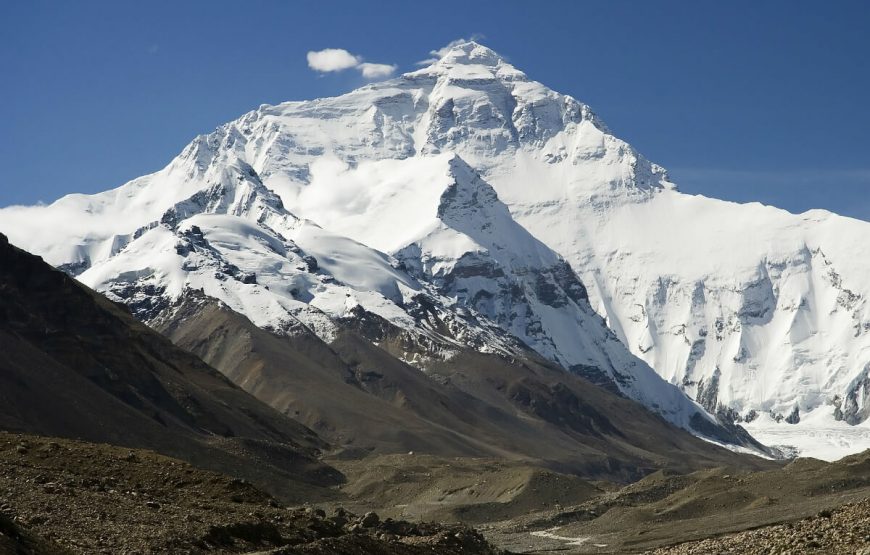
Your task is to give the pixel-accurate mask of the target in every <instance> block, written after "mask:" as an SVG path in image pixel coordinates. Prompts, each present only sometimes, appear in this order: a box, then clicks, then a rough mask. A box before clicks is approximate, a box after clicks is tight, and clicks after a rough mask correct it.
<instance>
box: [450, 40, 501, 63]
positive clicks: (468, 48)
mask: <svg viewBox="0 0 870 555" xmlns="http://www.w3.org/2000/svg"><path fill="white" fill-rule="evenodd" d="M439 62H447V63H454V64H456V63H458V64H480V65H485V66H497V65H499V64H501V63H505V60H504V58H502V57H501V56H499V54H498V53H497V52H495V51H494V50H492V49H491V48H488V47H486V46H484V45H482V44H480V43H478V42H475V41H473V40H470V41H467V42H461V43H458V44H454V45H453V46H451V47H450V49H449V50H447V52H446V53H445V54H444V55H443V56H441V59H440V60H439Z"/></svg>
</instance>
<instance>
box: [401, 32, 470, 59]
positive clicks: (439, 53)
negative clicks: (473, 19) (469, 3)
mask: <svg viewBox="0 0 870 555" xmlns="http://www.w3.org/2000/svg"><path fill="white" fill-rule="evenodd" d="M483 38H485V37H484V36H483V35H482V34H480V33H474V34H473V35H471V38H467V39H465V38H458V39H454V40H452V41H450V42H448V43H447V44H445V45H444V46H442V47H441V48H438V49H437V50H430V51H429V54H430V55H431V56H432V57H431V58H426V59H425V60H420V61H419V62H417V65H418V66H427V65H429V64H434V63H435V62H437V61H438V60H440V59H441V58H443V57H444V56H445V55H447V53H448V52H450V50H451V49H452V48H453V47H454V46H459V45H460V44H465V43H466V42H471V41H479V40H481V39H483Z"/></svg>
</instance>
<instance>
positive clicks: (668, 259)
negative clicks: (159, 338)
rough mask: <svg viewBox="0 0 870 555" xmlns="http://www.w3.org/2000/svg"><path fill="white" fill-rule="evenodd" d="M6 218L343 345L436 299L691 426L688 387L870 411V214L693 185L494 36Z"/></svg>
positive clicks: (792, 417) (98, 281) (39, 243)
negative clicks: (133, 176)
mask: <svg viewBox="0 0 870 555" xmlns="http://www.w3.org/2000/svg"><path fill="white" fill-rule="evenodd" d="M0 216H2V217H0V228H2V231H3V232H5V233H7V234H8V235H9V237H10V240H11V241H12V242H14V243H17V244H19V245H21V246H23V247H25V248H27V249H29V250H31V251H33V252H36V253H38V254H41V255H42V256H44V257H45V258H46V260H47V261H49V262H50V263H52V264H55V265H57V266H61V267H63V268H65V269H66V270H67V271H69V272H71V273H75V274H80V277H81V279H82V280H83V281H85V282H86V283H89V284H93V285H95V286H97V287H98V288H100V289H102V290H104V291H109V292H112V291H123V290H124V288H125V287H130V286H131V284H132V285H135V287H133V290H135V291H136V293H135V295H140V296H142V300H144V299H146V298H152V297H156V298H162V297H166V298H171V295H172V294H175V292H177V291H178V290H179V288H180V289H184V288H196V289H203V290H205V291H206V292H207V294H209V295H212V296H215V297H216V298H219V299H221V300H222V301H223V302H226V303H227V304H228V305H230V306H231V307H233V308H234V309H236V310H239V311H240V312H242V313H244V314H246V315H248V316H249V317H250V318H251V319H252V320H254V321H255V322H256V323H257V324H258V325H262V326H264V327H270V328H272V329H285V328H286V329H289V330H292V329H293V328H294V326H297V325H300V326H305V327H307V328H309V329H312V330H315V331H316V332H317V333H318V334H320V335H321V336H323V337H329V334H330V333H331V332H330V330H331V329H332V327H331V326H334V325H336V324H335V321H336V319H340V318H344V317H346V316H347V315H348V314H353V310H354V307H358V306H361V307H363V309H364V310H365V311H367V312H370V313H373V314H377V315H379V316H380V317H382V318H384V319H385V320H386V321H388V322H390V323H391V324H392V325H395V326H397V327H398V328H400V329H403V330H409V332H410V333H427V334H432V333H434V332H433V330H432V328H431V327H429V328H427V327H426V324H425V323H423V322H421V321H420V319H419V317H418V316H415V314H416V313H415V311H414V310H413V306H414V303H415V301H414V300H413V299H414V298H415V297H416V296H417V295H420V294H424V295H426V296H427V298H431V299H435V300H436V302H435V305H436V306H437V307H438V310H439V313H440V314H441V315H442V316H443V317H444V318H446V319H448V320H451V321H453V322H454V323H455V327H454V331H455V333H453V334H452V335H451V337H444V338H438V341H441V342H447V343H449V342H451V341H456V342H459V343H463V344H472V345H475V346H477V347H478V348H484V347H483V346H485V345H496V347H494V348H496V349H500V350H501V349H503V350H507V351H509V350H510V349H511V348H512V347H511V345H512V344H517V342H522V343H524V344H526V345H528V346H529V347H531V348H533V349H534V350H536V351H537V352H538V353H539V354H541V355H542V356H544V357H546V358H548V359H551V360H554V361H557V362H558V363H559V364H561V365H562V366H564V367H565V368H566V369H568V370H572V371H577V372H582V373H584V374H586V375H589V376H590V377H595V376H593V375H592V374H593V373H594V372H593V370H592V369H593V368H595V369H597V371H598V372H600V373H601V375H600V376H598V377H599V378H601V380H602V381H603V382H604V383H609V384H610V386H611V387H615V388H619V389H620V390H622V391H623V392H624V393H626V394H627V395H629V396H632V397H634V398H636V399H639V400H641V401H642V402H644V403H645V404H647V406H649V407H651V408H653V409H654V410H658V411H659V412H661V413H662V414H664V415H665V416H666V417H668V418H669V419H671V420H672V421H674V422H677V423H679V424H680V425H682V426H684V427H690V424H689V423H688V422H689V421H690V420H691V419H692V417H693V415H695V414H701V413H699V412H697V411H698V408H697V407H698V405H696V404H694V403H692V402H690V401H688V399H687V398H686V397H685V396H684V395H682V394H681V393H680V391H679V389H682V390H683V391H684V392H685V393H686V394H687V395H688V396H690V397H691V398H692V399H693V400H696V401H697V402H698V403H700V404H701V405H703V406H704V407H706V409H707V410H708V411H709V412H710V413H719V414H721V415H723V416H725V417H728V418H731V419H737V420H740V421H747V420H752V419H753V418H754V419H755V420H754V423H753V424H751V426H754V428H753V429H757V428H758V426H759V425H761V423H763V422H768V421H769V422H772V423H773V424H770V425H772V426H779V427H780V428H777V429H782V430H794V432H795V433H796V434H801V433H803V432H801V430H802V429H803V427H805V426H808V425H810V424H812V425H821V424H819V423H820V422H823V421H824V422H826V423H828V424H830V423H835V422H842V423H846V425H848V424H856V423H859V422H863V421H865V420H866V419H867V416H868V414H870V409H868V408H866V407H868V406H870V404H868V403H867V402H866V401H867V399H866V396H867V395H870V387H868V385H870V383H868V379H870V378H868V375H870V374H868V364H870V339H868V337H870V325H868V323H867V322H868V321H870V314H868V310H870V309H868V306H867V303H866V301H865V300H866V298H867V297H868V295H870V282H868V280H867V279H866V277H865V276H867V275H870V257H868V256H867V255H868V254H870V253H868V252H867V251H868V249H870V241H867V239H868V234H870V225H868V224H866V223H863V222H858V221H854V220H849V219H846V218H840V217H838V216H835V215H832V214H828V213H823V212H810V213H807V214H803V215H798V216H795V215H791V214H788V213H786V212H783V211H780V210H777V209H774V208H769V207H762V206H760V205H736V204H732V203H725V202H721V201H716V200H712V199H706V198H703V197H694V196H689V195H684V194H682V193H679V192H678V191H677V190H676V188H675V186H674V185H673V184H672V183H671V182H670V181H669V179H668V176H667V173H666V172H665V171H664V169H662V168H661V167H659V166H657V165H656V164H653V163H652V162H650V161H648V160H646V159H645V158H643V157H642V156H641V155H640V154H638V153H637V152H636V151H635V150H634V149H633V148H632V147H631V146H630V145H628V144H627V143H625V142H624V141H622V140H620V139H618V138H617V137H615V136H614V135H613V134H612V133H611V132H610V130H609V129H608V128H607V127H606V126H605V125H604V124H603V122H602V121H601V120H600V119H599V118H598V116H596V115H595V114H594V113H593V112H592V111H591V110H590V109H589V107H587V106H586V105H584V104H583V103H581V102H579V101H577V100H575V99H574V98H572V97H570V96H565V95H561V94H559V93H556V92H554V91H552V90H550V89H548V88H546V87H545V86H544V85H542V84H540V83H538V82H535V81H533V80H531V79H529V78H528V76H526V75H525V74H524V73H522V72H521V71H519V70H517V69H516V68H514V67H513V66H511V65H510V64H509V63H507V62H506V61H505V60H504V59H503V58H501V57H500V56H498V55H497V54H496V53H494V52H492V51H491V50H489V49H487V48H485V47H483V46H481V45H479V44H477V43H474V42H469V43H465V44H461V45H458V46H456V47H455V48H453V49H452V50H450V51H449V52H448V53H447V54H446V55H445V56H444V57H443V58H442V59H441V60H439V61H438V62H436V63H434V64H432V65H431V66H429V67H426V68H422V69H420V70H417V71H414V72H412V73H408V74H405V75H403V76H401V77H399V78H396V79H393V80H390V81H385V82H382V83H375V84H372V85H368V86H366V87H362V88H360V89H358V90H355V91H352V92H350V93H348V94H345V95H342V96H339V97H335V98H324V99H318V100H313V101H305V102H287V103H283V104H280V105H276V106H268V105H263V106H261V107H259V108H258V109H257V110H254V111H252V112H249V113H248V114H245V115H244V116H242V117H241V118H239V119H238V120H236V121H234V122H230V123H228V124H225V125H223V126H221V127H219V128H218V129H216V130H215V131H214V132H213V133H211V134H208V135H203V136H200V137H197V138H196V139H195V140H194V141H193V142H192V143H191V144H190V145H189V146H188V147H187V148H186V149H185V150H184V151H183V152H182V153H181V154H180V155H179V156H178V157H177V158H176V159H175V160H173V161H172V162H171V163H170V164H169V165H168V166H167V167H166V168H165V169H163V170H161V171H159V172H157V173H155V174H152V175H149V176H145V177H142V178H139V179H137V180H134V181H132V182H130V183H128V184H126V185H124V186H122V187H120V188H118V189H115V190H113V191H108V192H106V193H101V194H99V195H93V196H84V195H70V196H68V197H64V198H63V199H60V200H59V201H57V202H56V203H54V204H52V205H50V206H47V207H11V208H7V209H3V210H2V212H0ZM47 221H52V222H53V221H57V222H60V223H59V225H58V226H57V227H56V228H55V229H52V230H51V231H50V232H47V231H46V230H47V229H49V228H50V227H51V226H47V225H45V222H47ZM194 226H195V227H194ZM37 229H38V230H40V233H35V230H37ZM198 234H201V236H202V240H204V241H205V243H203V245H207V246H202V247H200V246H198V244H197V241H201V239H200V238H199V235H198ZM179 244H181V245H182V247H179V248H180V250H182V251H184V250H185V249H190V252H189V253H187V254H184V255H182V254H179V253H178V252H176V250H177V249H176V247H178V245H179ZM197 249H199V250H197ZM156 253H160V255H159V256H158V255H157V254H156ZM306 260H308V262H306ZM311 260H316V261H317V269H316V270H315V271H313V272H312V271H311V270H310V268H309V262H311ZM143 261H145V262H147V264H143ZM143 266H147V267H148V270H147V271H146V270H145V268H144V267H143ZM221 268H223V269H221ZM233 268H237V269H238V271H236V270H234V269H233ZM358 268H365V269H366V270H365V271H358ZM216 269H217V270H216ZM151 270H154V271H151ZM218 270H220V271H219V272H218ZM82 272H84V273H82ZM149 272H150V273H149ZM216 272H217V273H220V274H221V275H222V276H224V277H225V278H226V279H218V278H216V277H214V276H215V275H216ZM227 276H231V278H230V277H227ZM248 276H253V277H248ZM149 280H150V281H149ZM245 280H248V281H249V283H245ZM251 280H255V281H256V283H253V282H251ZM149 287H150V288H151V289H148V288H149ZM161 287H162V288H166V291H170V293H171V294H168V295H167V294H156V293H155V294H152V293H153V292H154V291H157V290H158V289H160V288H161ZM131 291H132V290H131ZM148 291H152V293H148ZM254 291H256V293H253V292H254ZM131 294H132V293H131ZM117 296H118V298H119V299H123V298H124V297H123V295H120V294H119V295H117ZM130 298H133V297H130ZM136 298H138V297H136ZM125 302H128V304H131V305H133V304H136V303H137V302H138V301H130V300H125ZM258 318H259V319H258ZM604 323H606V326H605V325H604ZM607 326H609V329H608V328H607ZM473 338H476V339H473ZM617 339H618V341H617ZM623 344H624V345H623ZM626 347H627V348H626ZM629 351H630V352H629ZM650 368H653V369H655V372H656V373H657V374H653V373H652V372H651V371H650ZM656 376H660V377H661V379H659V378H658V377H656ZM666 382H669V383H670V384H671V385H668V384H667V383H666ZM760 415H767V416H764V418H762V417H761V416H760ZM702 418H703V419H704V420H705V421H707V422H710V420H709V418H707V417H702ZM777 419H778V420H780V421H781V422H780V423H779V424H776V423H775V421H776V420H777ZM787 421H788V422H796V423H795V424H789V423H787ZM826 425H827V424H826ZM855 448H856V449H857V448H858V445H857V444H856V447H855Z"/></svg>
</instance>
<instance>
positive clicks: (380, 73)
mask: <svg viewBox="0 0 870 555" xmlns="http://www.w3.org/2000/svg"><path fill="white" fill-rule="evenodd" d="M356 68H357V69H358V70H360V71H361V72H362V76H363V77H365V78H366V79H377V78H379V77H389V76H390V75H392V74H393V72H394V71H396V69H397V68H398V66H397V65H395V64H393V65H390V64H370V63H368V62H366V63H363V64H360V65H358V66H356Z"/></svg>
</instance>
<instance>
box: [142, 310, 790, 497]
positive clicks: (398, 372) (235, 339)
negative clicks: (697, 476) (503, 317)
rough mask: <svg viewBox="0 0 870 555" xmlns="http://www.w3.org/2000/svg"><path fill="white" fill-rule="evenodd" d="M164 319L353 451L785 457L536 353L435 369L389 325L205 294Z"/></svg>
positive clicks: (588, 468) (682, 459)
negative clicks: (270, 317) (325, 333)
mask: <svg viewBox="0 0 870 555" xmlns="http://www.w3.org/2000/svg"><path fill="white" fill-rule="evenodd" d="M369 316H371V315H369ZM159 329H160V330H161V331H163V332H164V333H165V334H167V336H168V337H170V338H171V339H172V340H173V341H175V342H176V344H178V345H179V346H182V347H184V348H185V349H189V350H191V351H193V352H194V353H196V354H198V355H199V356H201V357H203V359H204V360H206V361H208V362H209V363H210V364H212V365H214V366H215V367H216V368H218V369H220V370H221V371H223V372H225V373H226V375H227V376H228V377H230V378H231V379H232V380H233V381H234V382H235V383H237V384H239V385H240V386H242V387H243V388H245V389H246V390H247V391H249V392H251V393H252V394H253V395H255V396H257V397H258V398H259V399H261V400H263V401H265V402H267V403H269V404H270V405H272V406H273V407H275V408H276V409H278V410H281V411H283V412H286V413H287V414H289V415H291V416H293V417H294V418H297V419H299V420H300V421H302V422H304V423H305V424H307V425H309V426H310V427H312V428H313V429H315V430H316V431H317V432H318V433H319V434H321V435H322V436H323V437H325V438H327V439H328V440H329V441H331V442H332V443H333V445H335V446H336V447H337V448H339V449H341V450H343V456H345V457H351V458H353V457H360V456H363V455H365V454H367V453H405V452H408V451H414V452H417V453H426V454H430V455H436V456H441V457H451V456H471V457H487V458H502V459H510V460H524V461H530V462H533V463H534V464H537V465H539V466H545V467H548V468H553V469H558V470H560V471H564V472H570V473H574V474H579V475H582V476H584V477H588V478H604V479H611V480H621V481H627V480H631V479H634V478H637V477H640V476H642V475H644V474H647V473H649V472H652V471H654V470H656V469H658V468H672V469H679V470H694V469H698V468H704V467H710V466H718V465H722V464H729V465H734V466H737V467H741V468H755V469H758V468H769V467H771V466H772V465H773V463H770V462H769V461H764V460H762V459H759V458H756V457H752V456H745V455H738V454H735V453H732V452H730V451H727V450H725V449H721V448H719V447H716V446H715V445H712V444H710V443H708V442H704V441H702V440H699V439H697V438H695V437H693V436H691V435H690V434H688V433H686V432H684V431H682V430H679V429H677V428H675V427H673V426H671V425H669V424H668V423H666V422H665V421H664V420H662V419H661V418H659V417H658V416H655V415H653V414H652V413H650V412H649V411H647V410H646V409H644V408H643V407H641V406H640V405H638V404H637V403H634V402H632V401H630V400H627V399H624V398H622V397H618V396H616V395H613V394H611V393H609V392H607V391H605V390H603V389H601V388H599V387H596V386H594V385H592V384H590V383H589V382H587V381H585V380H583V379H582V378H579V377H576V376H573V375H569V374H567V373H565V372H563V371H561V370H559V369H557V368H553V367H549V366H547V365H546V364H544V363H541V362H535V361H533V360H531V359H530V360H525V361H510V360H507V359H504V358H501V357H497V356H491V355H481V354H477V353H470V352H469V353H466V354H463V355H461V356H459V357H456V358H453V359H451V360H450V361H449V362H445V363H443V364H438V365H435V366H434V367H433V368H432V369H431V370H430V371H429V372H427V373H424V372H421V371H420V370H418V369H416V368H414V367H412V366H409V365H408V364H405V363H404V362H402V361H400V360H399V359H397V358H396V357H395V356H393V355H391V354H390V353H389V352H388V349H389V348H390V346H389V345H390V343H391V341H392V340H391V339H390V338H389V337H386V336H384V335H382V336H381V337H380V339H381V340H382V341H380V344H381V346H382V347H383V348H380V347H378V346H376V345H374V344H372V342H371V341H369V340H367V339H365V338H363V337H361V335H360V334H359V330H357V331H355V330H352V329H347V330H346V331H345V332H344V333H342V334H340V335H339V337H338V338H337V339H336V340H335V341H334V342H333V343H331V344H329V345H327V344H325V343H323V342H322V341H320V340H319V339H317V338H316V337H314V336H313V335H307V336H297V337H290V338H288V337H280V336H276V335H273V334H271V333H269V332H267V331H264V330H262V329H259V328H257V327H256V326H254V325H253V324H252V323H251V322H250V321H248V320H247V319H246V318H244V317H243V316H241V315H239V314H237V313H235V312H232V311H231V310H229V309H228V308H226V307H223V306H220V305H218V304H217V303H216V302H214V301H211V300H208V299H203V298H188V299H187V300H186V301H185V302H184V303H183V304H182V306H180V307H177V310H176V312H175V313H174V316H173V317H172V318H171V319H170V320H168V321H165V322H163V323H162V324H161V325H160V326H159ZM382 331H383V330H382ZM387 333H389V332H387Z"/></svg>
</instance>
